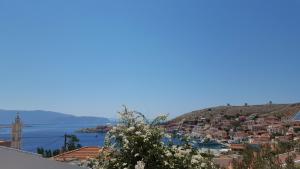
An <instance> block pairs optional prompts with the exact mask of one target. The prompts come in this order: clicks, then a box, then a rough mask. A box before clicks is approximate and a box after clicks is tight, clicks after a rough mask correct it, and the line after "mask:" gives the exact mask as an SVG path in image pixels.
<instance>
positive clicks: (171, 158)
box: [83, 107, 217, 169]
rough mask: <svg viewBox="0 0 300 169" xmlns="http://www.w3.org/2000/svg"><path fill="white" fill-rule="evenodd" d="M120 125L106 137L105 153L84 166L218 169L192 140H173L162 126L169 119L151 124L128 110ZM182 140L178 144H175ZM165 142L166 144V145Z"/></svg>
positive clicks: (95, 168) (156, 120)
mask: <svg viewBox="0 0 300 169" xmlns="http://www.w3.org/2000/svg"><path fill="white" fill-rule="evenodd" d="M119 114H120V116H121V118H120V123H119V124H118V125H117V126H115V127H113V128H112V129H111V130H110V131H109V132H108V133H107V135H106V139H105V142H106V149H107V150H109V151H106V152H104V153H103V154H101V155H100V156H99V159H97V160H95V159H93V160H89V161H87V162H85V163H83V165H84V166H88V167H90V168H93V169H172V168H173V169H175V168H178V169H216V168H217V167H216V166H215V165H214V164H213V163H212V160H211V156H203V155H201V154H200V152H199V151H197V149H195V148H194V147H193V145H192V142H191V140H190V138H189V137H185V136H183V137H179V136H178V135H173V136H170V135H169V134H166V133H165V131H164V129H163V128H161V127H160V124H161V123H162V122H164V121H165V120H166V116H159V117H157V118H155V120H153V121H152V122H149V120H147V119H146V118H145V116H144V115H143V114H141V113H139V112H135V111H129V110H128V109H127V108H126V107H125V108H124V111H122V112H120V113H119ZM178 138H180V141H179V143H178V144H174V143H173V140H174V139H178ZM163 140H164V141H163Z"/></svg>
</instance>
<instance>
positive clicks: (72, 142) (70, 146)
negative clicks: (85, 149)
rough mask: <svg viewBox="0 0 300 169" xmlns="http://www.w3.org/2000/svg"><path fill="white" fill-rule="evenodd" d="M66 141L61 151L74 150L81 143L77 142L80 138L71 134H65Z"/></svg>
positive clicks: (79, 146)
mask: <svg viewBox="0 0 300 169" xmlns="http://www.w3.org/2000/svg"><path fill="white" fill-rule="evenodd" d="M65 139H66V141H65V142H66V143H65V146H64V147H63V151H71V150H75V149H78V148H81V147H82V146H81V144H79V142H80V140H79V138H77V136H76V135H74V134H71V135H67V134H66V135H65Z"/></svg>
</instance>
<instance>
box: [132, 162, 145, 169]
mask: <svg viewBox="0 0 300 169" xmlns="http://www.w3.org/2000/svg"><path fill="white" fill-rule="evenodd" d="M144 168H145V163H144V162H143V161H138V162H137V163H136V165H135V166H134V169H144Z"/></svg>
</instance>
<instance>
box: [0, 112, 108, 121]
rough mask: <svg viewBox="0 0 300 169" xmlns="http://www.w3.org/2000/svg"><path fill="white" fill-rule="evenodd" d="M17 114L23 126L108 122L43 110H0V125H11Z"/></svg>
mask: <svg viewBox="0 0 300 169" xmlns="http://www.w3.org/2000/svg"><path fill="white" fill-rule="evenodd" d="M17 113H19V115H20V117H21V119H22V121H23V123H24V124H60V123H64V124H69V123H72V124H74V123H81V124H89V123H91V124H105V123H109V122H110V121H109V119H107V118H103V117H87V116H74V115H69V114H64V113H59V112H52V111H44V110H33V111H23V110H0V124H10V123H12V121H13V120H14V118H15V116H16V114H17Z"/></svg>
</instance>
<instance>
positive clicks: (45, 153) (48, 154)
mask: <svg viewBox="0 0 300 169" xmlns="http://www.w3.org/2000/svg"><path fill="white" fill-rule="evenodd" d="M37 153H38V154H40V155H41V156H42V157H44V158H49V157H53V156H56V155H58V154H59V153H60V150H59V149H56V150H53V151H52V150H51V149H48V150H45V149H44V148H43V147H38V148H37Z"/></svg>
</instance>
